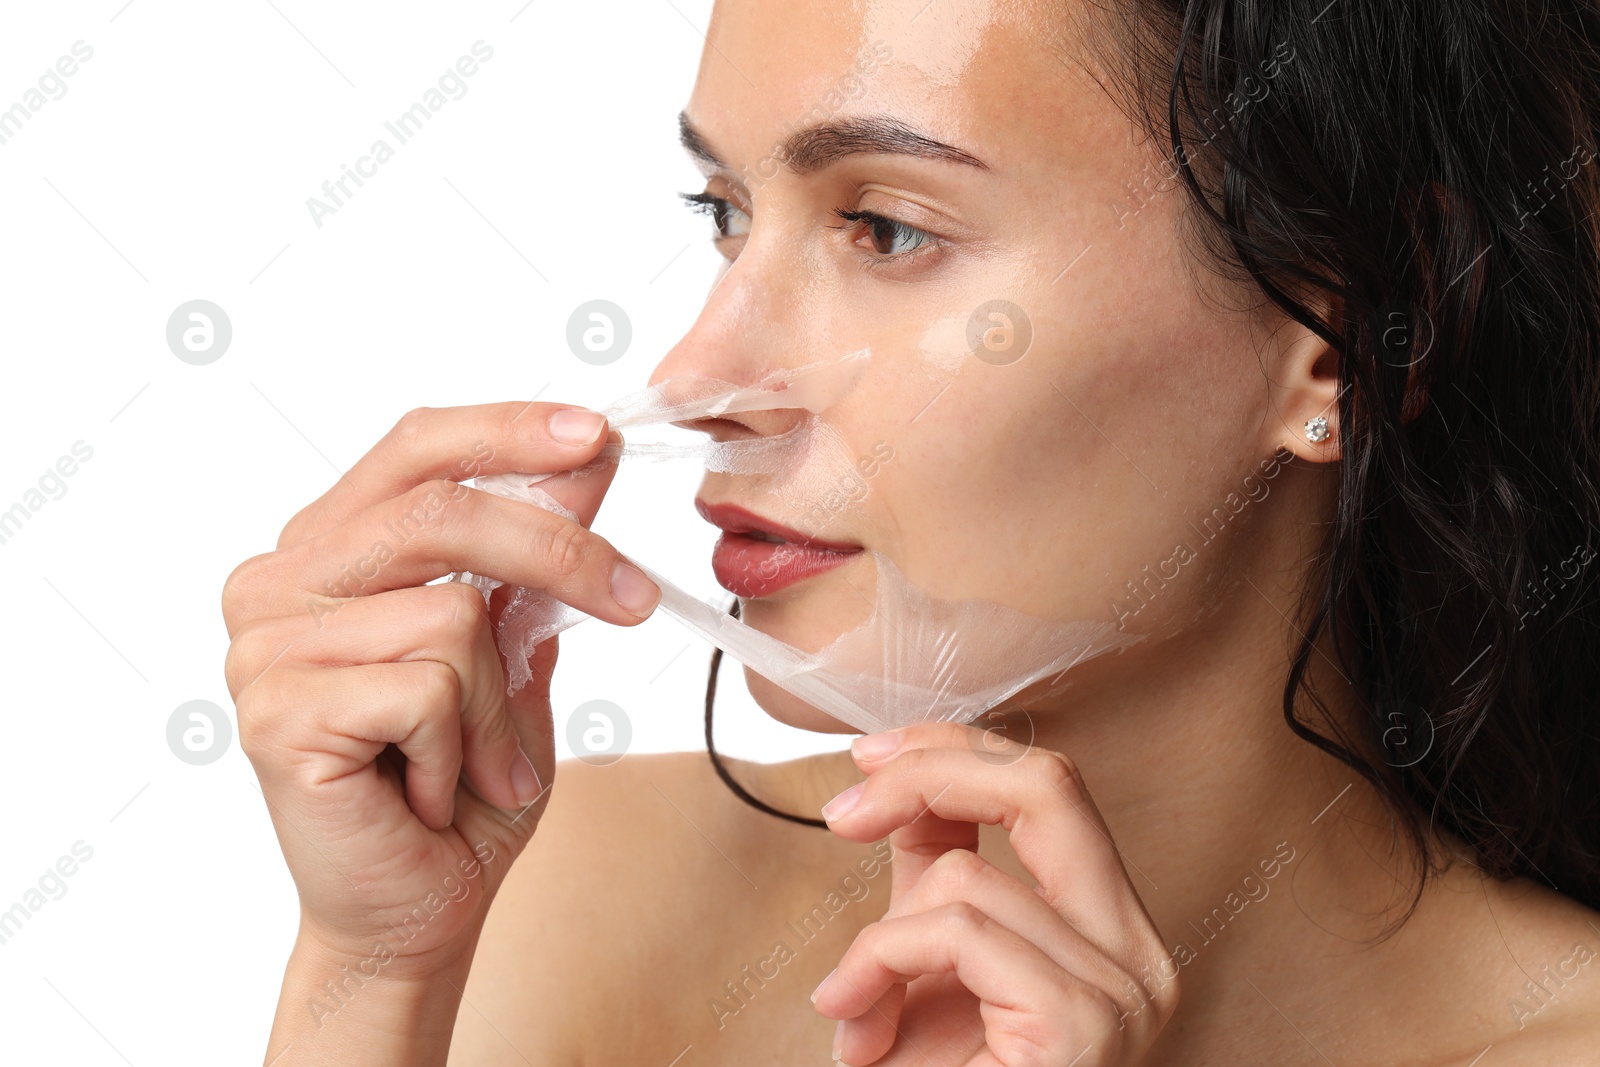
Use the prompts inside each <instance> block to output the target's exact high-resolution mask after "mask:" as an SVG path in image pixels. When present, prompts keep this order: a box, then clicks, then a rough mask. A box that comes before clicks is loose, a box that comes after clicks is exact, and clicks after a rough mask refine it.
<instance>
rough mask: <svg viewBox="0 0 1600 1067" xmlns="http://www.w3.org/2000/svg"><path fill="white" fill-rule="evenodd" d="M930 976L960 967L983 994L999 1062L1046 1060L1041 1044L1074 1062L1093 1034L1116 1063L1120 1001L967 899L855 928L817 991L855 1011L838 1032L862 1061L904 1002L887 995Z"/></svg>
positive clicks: (879, 1044) (887, 1042) (828, 1011)
mask: <svg viewBox="0 0 1600 1067" xmlns="http://www.w3.org/2000/svg"><path fill="white" fill-rule="evenodd" d="M927 975H953V976H954V977H955V978H956V979H957V980H958V981H960V983H961V985H962V986H963V987H965V988H966V989H967V991H968V992H970V993H971V994H972V995H973V996H975V997H977V998H978V999H980V1000H981V1001H983V1009H982V1014H983V1022H984V1040H985V1044H986V1046H987V1048H988V1050H989V1051H990V1052H991V1053H992V1054H993V1055H994V1058H995V1060H997V1061H998V1062H1000V1063H1035V1062H1045V1060H1044V1059H1041V1058H1040V1053H1041V1051H1042V1050H1048V1051H1049V1052H1051V1053H1056V1054H1062V1053H1064V1054H1065V1055H1064V1056H1063V1057H1062V1058H1061V1060H1060V1062H1066V1061H1067V1060H1070V1059H1071V1057H1072V1055H1073V1054H1076V1053H1077V1052H1078V1051H1079V1050H1080V1049H1081V1047H1082V1045H1083V1044H1084V1043H1086V1042H1088V1041H1089V1040H1091V1039H1097V1040H1096V1044H1097V1046H1098V1047H1099V1051H1100V1052H1101V1054H1102V1062H1115V1061H1114V1060H1113V1059H1108V1058H1106V1057H1105V1054H1106V1052H1107V1051H1114V1050H1108V1049H1107V1044H1108V1043H1111V1042H1117V1041H1119V1040H1120V1037H1119V1035H1120V1030H1119V1028H1118V1026H1119V1018H1120V1015H1121V1009H1120V1008H1118V1006H1117V1004H1116V1002H1115V1001H1114V1000H1112V999H1111V998H1110V997H1109V996H1107V995H1106V993H1105V992H1104V991H1102V990H1100V989H1099V988H1097V987H1096V986H1094V985H1092V984H1091V983H1088V982H1085V981H1084V980H1082V979H1081V978H1079V977H1077V976H1075V975H1073V974H1072V973H1071V972H1069V971H1066V970H1064V969H1062V968H1061V967H1059V966H1057V965H1056V964H1055V963H1054V962H1053V961H1052V960H1051V959H1050V958H1049V957H1048V956H1046V955H1045V954H1044V953H1043V952H1042V951H1040V949H1039V947H1038V946H1037V945H1034V944H1032V943H1031V942H1029V941H1028V940H1026V939H1025V938H1023V937H1021V936H1019V935H1018V934H1017V933H1016V932H1015V931H1013V930H1010V929H1007V928H1006V927H1005V926H1004V925H1003V924H1001V923H999V922H996V921H995V920H994V919H992V918H991V917H989V916H988V915H986V914H985V913H984V912H983V911H982V910H981V909H980V908H977V907H974V906H973V905H971V904H968V903H966V902H957V903H953V904H946V905H943V906H941V907H939V908H936V909H934V910H933V911H925V912H919V913H918V914H916V915H906V916H901V917H899V918H895V919H884V920H882V921H880V922H876V923H873V924H871V925H870V926H868V927H866V928H865V929H863V930H862V931H861V933H860V934H858V935H856V939H855V941H854V943H852V944H851V946H850V948H849V949H847V950H846V951H845V954H844V957H843V958H842V959H840V961H839V966H838V969H837V970H835V971H834V973H833V975H832V976H831V977H830V978H829V979H828V980H827V981H825V982H824V983H823V985H822V987H821V988H820V989H819V991H818V993H817V997H816V1006H817V1010H818V1011H819V1012H821V1013H822V1014H823V1015H825V1016H827V1017H828V1018H830V1019H848V1020H850V1022H848V1023H846V1024H845V1026H844V1027H843V1028H842V1033H841V1034H840V1035H839V1037H840V1041H839V1052H840V1059H842V1060H843V1061H844V1062H846V1063H863V1064H864V1063H871V1062H873V1061H874V1060H876V1059H879V1058H880V1057H882V1056H883V1055H885V1054H886V1053H887V1052H888V1051H889V1050H890V1049H891V1048H892V1047H893V1046H894V1042H895V1040H896V1038H897V1036H898V1034H897V1031H896V1026H897V1024H898V1022H899V1017H900V1010H899V1009H895V1010H893V1011H886V1010H882V1009H883V1007H884V1005H885V1004H886V1003H887V1004H888V1005H889V1006H890V1007H893V1002H886V1001H884V997H885V996H886V995H887V994H888V993H889V992H890V991H891V990H892V989H893V988H894V987H895V986H897V985H904V984H906V983H909V982H912V981H914V980H916V979H917V978H921V977H923V976H927ZM875 1007H877V1008H879V1010H878V1011H874V1010H873V1009H874V1008H875ZM1085 1035H1087V1036H1085ZM1074 1041H1078V1047H1073V1048H1070V1050H1069V1046H1071V1045H1072V1044H1073V1042H1074ZM1049 1062H1056V1060H1055V1059H1053V1058H1052V1059H1050V1060H1049Z"/></svg>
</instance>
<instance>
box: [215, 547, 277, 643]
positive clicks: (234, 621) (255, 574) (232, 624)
mask: <svg viewBox="0 0 1600 1067" xmlns="http://www.w3.org/2000/svg"><path fill="white" fill-rule="evenodd" d="M271 556H272V553H270V552H263V553H260V554H258V555H254V556H251V557H250V558H249V559H247V560H245V561H244V562H242V563H240V564H239V565H238V566H237V567H235V568H233V570H232V571H230V572H229V574H228V577H227V578H225V579H224V580H223V582H222V619H223V622H224V623H225V624H226V625H227V627H228V630H229V632H232V631H234V630H237V629H238V628H239V627H240V626H242V625H244V622H245V620H246V619H247V617H248V615H249V610H250V604H251V603H252V602H253V600H254V599H255V597H256V595H257V594H258V592H259V590H260V586H261V583H262V580H263V578H262V572H263V571H265V570H266V567H267V561H268V559H270V558H271Z"/></svg>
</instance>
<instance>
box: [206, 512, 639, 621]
mask: <svg viewBox="0 0 1600 1067" xmlns="http://www.w3.org/2000/svg"><path fill="white" fill-rule="evenodd" d="M455 571H470V572H472V573H473V574H481V575H486V576H488V577H491V578H496V579H499V580H500V581H502V582H505V583H507V584H510V585H520V586H526V587H527V588H530V589H540V590H543V591H545V592H547V593H549V594H550V595H551V596H553V597H555V598H556V599H557V600H560V601H562V602H563V603H566V604H570V605H571V606H573V607H575V608H577V609H578V610H580V611H583V612H585V613H587V614H589V615H592V616H594V617H596V618H600V619H604V620H605V621H607V622H611V623H615V624H617V625H623V626H628V625H633V624H635V623H637V622H639V621H640V620H642V619H644V618H646V617H648V616H649V614H650V613H651V612H652V611H654V610H655V605H656V602H657V601H658V600H659V599H660V595H661V594H660V590H659V589H658V588H657V587H656V585H655V583H654V582H651V581H650V580H649V579H648V578H646V577H645V576H644V574H643V573H642V572H641V571H639V569H638V568H637V567H635V566H633V565H632V564H631V563H629V562H627V561H626V560H624V559H623V557H622V554H621V553H619V552H618V551H617V550H616V549H615V548H614V547H612V545H611V544H610V542H608V541H606V540H605V539H604V538H602V537H600V536H599V535H598V534H594V533H591V532H590V531H588V530H587V529H585V528H584V527H583V526H582V525H580V524H578V523H576V522H573V521H571V520H570V519H566V518H563V517H562V516H560V515H557V514H555V513H554V512H550V511H546V510H545V509H543V508H541V507H537V506H536V505H533V504H528V503H523V502H521V501H517V500H507V499H504V498H501V497H498V496H493V495H491V494H489V493H485V492H481V491H479V490H476V489H470V488H468V487H466V486H463V485H458V484H456V483H454V482H437V481H435V482H425V483H423V484H422V485H419V486H417V487H416V488H414V489H411V490H410V491H408V492H406V493H404V494H402V495H401V496H399V497H396V498H394V499H393V500H386V501H383V502H382V503H380V504H375V505H373V506H372V507H371V508H369V509H367V510H366V511H365V512H362V513H361V514H360V515H358V516H356V517H355V518H354V519H352V520H351V521H349V522H346V523H342V524H340V525H339V526H336V527H334V528H333V529H331V530H329V531H328V532H327V533H324V534H321V535H319V536H317V537H314V538H312V539H311V540H309V541H305V542H302V543H300V544H297V545H292V546H290V547H288V548H285V549H282V550H280V551H277V552H272V553H268V554H266V555H263V556H255V557H252V558H251V559H249V560H246V561H245V562H244V563H242V564H240V565H239V566H238V567H237V568H235V569H234V572H233V573H232V574H231V575H229V577H228V583H227V588H226V589H225V591H224V597H223V600H224V607H225V615H226V614H227V609H228V607H229V606H230V605H232V607H233V612H232V616H231V617H228V624H229V632H230V634H231V633H233V632H234V629H235V628H236V627H237V626H238V625H240V624H241V622H242V621H243V619H244V617H245V616H247V615H249V616H254V617H258V618H259V617H266V616H276V615H288V614H291V613H293V612H295V611H310V612H312V613H313V614H314V615H318V616H321V615H324V614H327V613H329V612H332V611H334V610H336V609H337V606H338V603H337V602H338V601H339V600H340V599H344V598H349V597H356V596H370V595H373V594H376V593H381V592H386V591H388V590H391V589H400V588H404V587H406V586H413V585H423V584H425V583H427V582H429V581H432V580H434V579H436V578H440V577H443V576H445V575H447V574H450V573H452V572H455Z"/></svg>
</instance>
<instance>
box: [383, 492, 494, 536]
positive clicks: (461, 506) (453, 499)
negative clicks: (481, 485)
mask: <svg viewBox="0 0 1600 1067" xmlns="http://www.w3.org/2000/svg"><path fill="white" fill-rule="evenodd" d="M472 495H473V494H472V493H471V492H470V491H469V490H465V489H463V488H462V486H460V485H459V484H457V483H455V482H452V481H449V480H447V479H444V478H431V479H429V480H428V481H425V482H420V483H418V484H417V485H414V486H412V487H411V488H410V489H407V490H406V491H405V492H404V493H402V494H400V496H398V497H397V498H395V506H394V507H395V512H396V514H395V515H394V517H393V518H392V520H391V524H390V525H391V528H393V529H395V530H398V531H400V533H401V534H402V535H403V537H404V539H405V540H406V541H407V542H421V543H423V544H427V543H431V542H436V541H438V540H439V539H440V538H441V537H442V536H443V535H444V532H445V530H446V529H447V528H448V527H449V525H450V524H451V523H463V522H470V521H471V517H472V515H473V514H474V511H475V509H474V504H473V503H472V501H471V497H472Z"/></svg>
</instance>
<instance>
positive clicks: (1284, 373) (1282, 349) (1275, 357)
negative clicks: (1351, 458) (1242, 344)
mask: <svg viewBox="0 0 1600 1067" xmlns="http://www.w3.org/2000/svg"><path fill="white" fill-rule="evenodd" d="M1309 306H1310V308H1311V310H1312V312H1313V313H1314V314H1316V315H1317V317H1318V319H1319V320H1321V321H1322V322H1332V321H1337V319H1336V318H1334V317H1333V315H1332V312H1333V311H1334V310H1335V309H1334V308H1333V307H1332V306H1331V305H1328V304H1326V303H1324V304H1321V305H1320V306H1319V305H1318V304H1315V303H1313V304H1311V305H1309ZM1272 338H1273V343H1272V344H1271V346H1269V347H1268V348H1267V349H1266V350H1265V351H1264V352H1263V358H1264V359H1266V360H1267V361H1268V365H1267V368H1266V370H1267V381H1268V386H1269V392H1270V400H1271V408H1272V410H1271V413H1270V414H1269V415H1268V418H1267V422H1266V424H1264V425H1263V426H1262V428H1261V431H1262V434H1263V440H1262V442H1261V444H1262V446H1263V448H1264V449H1265V450H1266V451H1267V452H1271V451H1274V450H1276V449H1279V448H1282V449H1285V450H1287V451H1289V452H1291V453H1293V454H1294V456H1295V457H1296V458H1298V459H1302V460H1305V461H1307V462H1310V463H1331V462H1333V461H1335V460H1337V459H1338V458H1339V456H1340V444H1339V441H1340V438H1339V392H1340V386H1339V353H1338V351H1337V350H1336V349H1334V347H1333V346H1332V345H1330V344H1329V343H1328V342H1327V341H1325V340H1323V339H1322V338H1321V337H1319V336H1317V334H1316V333H1315V332H1314V331H1312V330H1310V329H1307V328H1306V327H1305V326H1302V325H1301V324H1300V323H1298V322H1295V321H1294V320H1293V319H1291V318H1288V317H1287V316H1284V318H1283V320H1282V323H1281V325H1280V326H1279V327H1278V329H1277V330H1275V331H1274V332H1273V335H1272ZM1318 419H1324V420H1326V421H1327V431H1326V432H1327V436H1326V437H1324V438H1323V439H1322V440H1321V441H1316V440H1313V439H1312V438H1313V437H1314V436H1316V434H1315V433H1314V432H1313V431H1314V430H1316V429H1318V428H1319V427H1320V424H1318V423H1316V422H1315V420H1318ZM1308 424H1311V425H1310V427H1309V428H1308Z"/></svg>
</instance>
